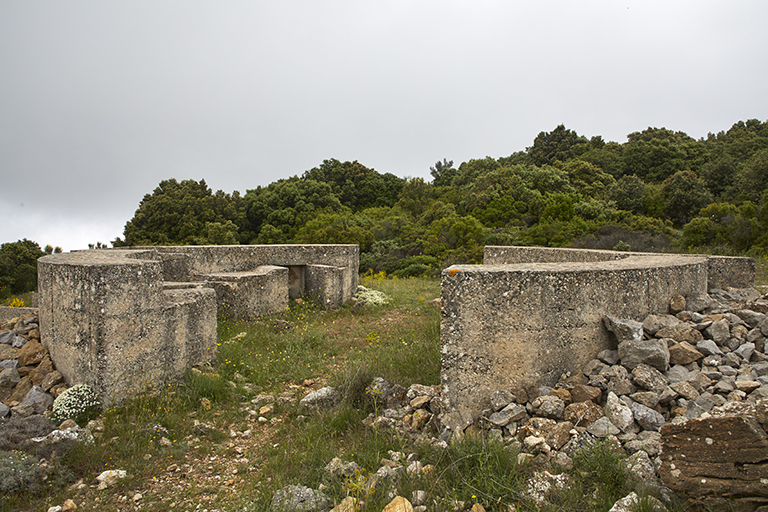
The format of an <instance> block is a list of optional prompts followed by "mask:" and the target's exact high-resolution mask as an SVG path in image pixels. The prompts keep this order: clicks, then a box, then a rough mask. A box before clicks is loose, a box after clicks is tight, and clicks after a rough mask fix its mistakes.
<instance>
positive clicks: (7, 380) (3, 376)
mask: <svg viewBox="0 0 768 512" xmlns="http://www.w3.org/2000/svg"><path fill="white" fill-rule="evenodd" d="M19 382H21V377H20V376H19V372H18V371H17V370H15V369H11V368H6V369H4V370H3V371H0V388H12V387H14V386H15V385H16V384H18V383H19Z"/></svg>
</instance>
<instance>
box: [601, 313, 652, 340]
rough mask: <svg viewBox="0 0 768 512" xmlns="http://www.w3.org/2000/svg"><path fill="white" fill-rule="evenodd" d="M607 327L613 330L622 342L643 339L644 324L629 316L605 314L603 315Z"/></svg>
mask: <svg viewBox="0 0 768 512" xmlns="http://www.w3.org/2000/svg"><path fill="white" fill-rule="evenodd" d="M603 323H604V324H605V328H606V329H608V330H609V331H611V332H612V333H613V334H614V335H615V336H616V339H617V340H618V342H619V344H621V343H622V342H632V341H641V340H642V339H643V324H641V323H640V322H638V321H637V320H632V319H629V318H616V317H614V316H610V315H605V316H604V317H603Z"/></svg>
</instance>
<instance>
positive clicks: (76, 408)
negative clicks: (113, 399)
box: [51, 384, 101, 426]
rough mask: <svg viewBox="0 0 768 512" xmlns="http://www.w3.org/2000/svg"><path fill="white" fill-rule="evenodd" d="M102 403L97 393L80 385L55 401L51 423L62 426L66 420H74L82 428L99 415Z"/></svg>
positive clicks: (68, 390)
mask: <svg viewBox="0 0 768 512" xmlns="http://www.w3.org/2000/svg"><path fill="white" fill-rule="evenodd" d="M100 411H101V401H100V400H99V397H98V396H97V395H96V393H95V392H94V391H93V390H92V389H91V388H90V386H88V385H86V384H78V385H76V386H72V387H71V388H69V389H67V390H66V391H64V392H63V393H62V394H60V395H59V396H58V397H57V398H56V400H54V401H53V412H52V414H51V421H52V422H53V423H54V424H57V425H58V424H60V423H61V422H62V421H64V420H74V421H75V423H77V424H78V425H80V426H84V425H85V424H86V423H87V422H88V421H90V420H92V419H93V418H95V417H96V416H98V415H99V412H100Z"/></svg>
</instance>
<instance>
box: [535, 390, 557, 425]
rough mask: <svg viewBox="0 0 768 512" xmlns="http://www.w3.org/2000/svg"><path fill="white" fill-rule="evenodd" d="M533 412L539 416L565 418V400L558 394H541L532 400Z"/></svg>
mask: <svg viewBox="0 0 768 512" xmlns="http://www.w3.org/2000/svg"><path fill="white" fill-rule="evenodd" d="M531 405H532V406H533V412H534V414H536V415H537V416H542V417H544V418H552V419H555V420H561V419H563V413H564V412H565V402H563V400H562V399H561V398H558V397H556V396H551V395H549V396H540V397H537V398H535V399H534V400H533V402H531Z"/></svg>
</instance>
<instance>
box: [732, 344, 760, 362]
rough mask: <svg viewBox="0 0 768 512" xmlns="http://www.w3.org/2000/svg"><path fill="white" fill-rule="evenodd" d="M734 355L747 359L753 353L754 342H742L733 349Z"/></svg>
mask: <svg viewBox="0 0 768 512" xmlns="http://www.w3.org/2000/svg"><path fill="white" fill-rule="evenodd" d="M733 352H734V353H735V354H736V355H738V356H741V358H742V359H744V361H749V360H750V359H751V358H752V354H754V353H755V344H754V343H744V344H742V345H741V346H739V348H737V349H736V350H734V351H733Z"/></svg>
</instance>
